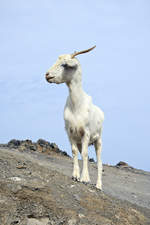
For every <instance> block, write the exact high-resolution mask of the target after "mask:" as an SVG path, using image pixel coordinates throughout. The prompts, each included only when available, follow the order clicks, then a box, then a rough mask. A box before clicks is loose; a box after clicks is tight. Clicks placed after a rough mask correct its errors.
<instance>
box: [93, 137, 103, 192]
mask: <svg viewBox="0 0 150 225" xmlns="http://www.w3.org/2000/svg"><path fill="white" fill-rule="evenodd" d="M94 146H95V150H96V156H97V168H98V175H97V183H96V187H97V188H98V189H100V190H102V160H101V149H102V141H101V138H99V139H98V140H96V142H95V143H94Z"/></svg>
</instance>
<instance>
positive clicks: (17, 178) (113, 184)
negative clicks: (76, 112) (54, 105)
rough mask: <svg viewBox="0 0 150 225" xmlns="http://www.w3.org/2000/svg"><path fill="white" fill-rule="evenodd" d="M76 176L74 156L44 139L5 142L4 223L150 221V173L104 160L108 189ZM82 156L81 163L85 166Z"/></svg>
mask: <svg viewBox="0 0 150 225" xmlns="http://www.w3.org/2000/svg"><path fill="white" fill-rule="evenodd" d="M90 161H91V162H89V169H90V176H91V181H92V184H89V185H85V184H82V183H79V182H74V181H73V180H72V179H71V174H72V159H71V158H70V157H69V156H68V155H67V153H66V152H64V151H61V150H60V149H59V148H58V146H57V145H56V144H54V143H49V142H46V141H44V140H42V139H40V140H38V141H37V142H36V143H33V142H32V141H30V140H26V141H18V140H12V141H10V142H9V143H8V144H6V145H2V144H1V145H0V225H15V224H20V225H77V224H78V225H81V224H82V225H87V224H92V225H96V224H97V225H99V224H100V225H101V224H103V225H130V224H133V225H146V224H150V172H145V171H142V170H137V169H134V168H133V167H131V166H129V165H128V164H126V163H124V162H120V163H118V164H117V165H116V166H110V165H104V171H103V191H99V190H97V189H96V188H95V182H96V176H97V167H96V164H95V163H94V162H93V161H92V160H90ZM81 163H82V162H81V161H80V166H81Z"/></svg>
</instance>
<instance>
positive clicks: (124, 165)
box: [116, 161, 130, 167]
mask: <svg viewBox="0 0 150 225" xmlns="http://www.w3.org/2000/svg"><path fill="white" fill-rule="evenodd" d="M116 167H130V166H129V165H128V163H126V162H123V161H120V162H119V163H117V164H116Z"/></svg>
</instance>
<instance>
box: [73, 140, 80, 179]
mask: <svg viewBox="0 0 150 225" xmlns="http://www.w3.org/2000/svg"><path fill="white" fill-rule="evenodd" d="M71 147H72V156H73V173H72V179H73V180H74V181H80V167H79V163H78V148H77V145H76V143H74V142H72V143H71Z"/></svg>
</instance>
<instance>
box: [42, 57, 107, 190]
mask: <svg viewBox="0 0 150 225" xmlns="http://www.w3.org/2000/svg"><path fill="white" fill-rule="evenodd" d="M81 78H82V77H81V66H80V63H79V61H78V60H77V58H75V57H74V58H72V57H71V55H70V54H66V55H62V56H59V58H58V60H57V61H56V63H55V64H54V65H53V66H52V67H51V68H50V69H49V70H48V71H47V73H46V80H47V81H48V82H49V83H56V84H60V83H66V85H67V86H68V89H69V96H68V98H67V102H66V105H65V109H64V120H65V128H66V131H67V134H68V137H69V140H70V144H71V147H72V154H73V163H74V166H73V174H72V176H73V179H75V180H78V181H79V180H80V181H81V182H85V183H87V182H89V181H90V177H89V172H88V146H89V145H91V144H94V146H95V150H96V155H97V166H98V177H97V184H96V187H97V188H98V189H102V161H101V147H102V141H101V132H102V122H103V120H104V113H103V112H102V111H101V110H100V109H99V108H98V107H97V106H95V105H94V104H93V103H92V98H91V97H90V96H88V95H87V94H86V93H85V92H84V91H83V88H82V79H81ZM78 151H79V152H80V153H81V156H82V159H83V169H82V174H81V177H80V169H79V164H78Z"/></svg>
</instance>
